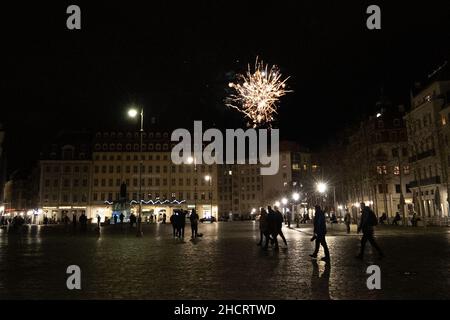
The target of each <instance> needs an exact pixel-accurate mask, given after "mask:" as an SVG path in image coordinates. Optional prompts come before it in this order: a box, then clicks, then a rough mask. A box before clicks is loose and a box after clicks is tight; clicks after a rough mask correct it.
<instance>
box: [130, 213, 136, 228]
mask: <svg viewBox="0 0 450 320" xmlns="http://www.w3.org/2000/svg"><path fill="white" fill-rule="evenodd" d="M135 223H136V216H135V215H134V213H132V214H131V215H130V227H131V228H132V227H133V225H134V224H135Z"/></svg>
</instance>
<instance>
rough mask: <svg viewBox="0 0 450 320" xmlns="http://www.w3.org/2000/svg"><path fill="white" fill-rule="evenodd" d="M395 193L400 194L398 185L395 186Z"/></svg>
mask: <svg viewBox="0 0 450 320" xmlns="http://www.w3.org/2000/svg"><path fill="white" fill-rule="evenodd" d="M395 193H401V187H400V185H399V184H396V185H395Z"/></svg>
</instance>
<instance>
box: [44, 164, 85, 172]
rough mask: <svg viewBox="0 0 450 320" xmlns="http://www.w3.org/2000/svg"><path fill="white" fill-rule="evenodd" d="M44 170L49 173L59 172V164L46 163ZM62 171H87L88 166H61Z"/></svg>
mask: <svg viewBox="0 0 450 320" xmlns="http://www.w3.org/2000/svg"><path fill="white" fill-rule="evenodd" d="M44 171H45V172H46V173H50V172H54V173H59V172H61V166H60V165H53V166H52V165H46V166H44ZM62 172H63V173H80V172H83V173H88V172H89V166H82V167H80V166H67V165H65V166H63V168H62Z"/></svg>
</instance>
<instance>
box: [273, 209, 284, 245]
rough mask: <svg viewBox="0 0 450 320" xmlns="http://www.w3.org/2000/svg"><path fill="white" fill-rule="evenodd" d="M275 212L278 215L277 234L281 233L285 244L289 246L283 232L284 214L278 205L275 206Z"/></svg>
mask: <svg viewBox="0 0 450 320" xmlns="http://www.w3.org/2000/svg"><path fill="white" fill-rule="evenodd" d="M275 214H276V216H277V235H280V237H281V239H283V242H284V244H285V245H286V247H287V242H286V238H285V237H284V234H283V230H282V228H283V215H282V214H281V212H280V210H278V208H277V207H275Z"/></svg>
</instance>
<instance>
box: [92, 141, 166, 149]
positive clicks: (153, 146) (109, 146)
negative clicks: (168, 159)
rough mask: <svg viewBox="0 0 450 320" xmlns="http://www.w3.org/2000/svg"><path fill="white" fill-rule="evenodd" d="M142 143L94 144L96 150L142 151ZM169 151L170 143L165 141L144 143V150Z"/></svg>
mask: <svg viewBox="0 0 450 320" xmlns="http://www.w3.org/2000/svg"><path fill="white" fill-rule="evenodd" d="M140 148H141V145H140V144H139V143H135V144H131V143H127V144H125V145H123V144H121V143H117V144H116V143H110V144H107V143H104V144H100V143H96V144H95V146H94V150H95V151H123V150H125V151H141V149H140ZM147 150H148V151H161V150H162V151H169V144H167V143H164V144H162V145H161V144H160V143H156V144H153V143H150V144H148V145H147V144H143V145H142V151H147Z"/></svg>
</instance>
